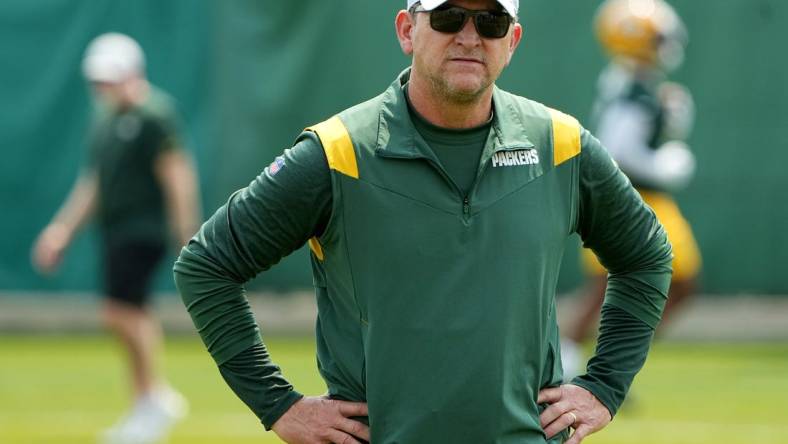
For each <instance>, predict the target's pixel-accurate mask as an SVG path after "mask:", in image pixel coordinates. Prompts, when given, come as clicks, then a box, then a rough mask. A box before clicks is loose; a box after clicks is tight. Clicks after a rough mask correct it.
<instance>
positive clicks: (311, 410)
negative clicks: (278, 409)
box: [271, 396, 369, 444]
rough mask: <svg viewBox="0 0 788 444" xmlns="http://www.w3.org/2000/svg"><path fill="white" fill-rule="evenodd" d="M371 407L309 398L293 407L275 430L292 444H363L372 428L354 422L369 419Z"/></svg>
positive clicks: (275, 426)
mask: <svg viewBox="0 0 788 444" xmlns="http://www.w3.org/2000/svg"><path fill="white" fill-rule="evenodd" d="M367 414H368V413H367V405H366V404H365V403H362V402H347V401H337V400H333V399H328V398H326V397H322V396H320V397H305V398H302V399H301V400H299V401H298V402H296V403H295V404H293V405H292V406H291V407H290V408H289V409H288V410H287V411H286V412H285V414H284V415H282V416H281V417H280V418H279V420H277V421H276V422H275V423H274V425H273V427H271V430H273V431H274V433H276V434H277V435H278V436H279V438H281V439H282V440H283V441H284V442H286V443H288V444H328V443H335V444H360V441H359V440H358V439H357V438H360V439H363V440H364V441H369V427H367V425H366V424H364V423H361V422H358V421H354V420H352V419H350V418H351V417H354V416H367Z"/></svg>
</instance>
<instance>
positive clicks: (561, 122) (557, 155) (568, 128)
mask: <svg viewBox="0 0 788 444" xmlns="http://www.w3.org/2000/svg"><path fill="white" fill-rule="evenodd" d="M548 110H549V111H550V117H551V118H552V119H553V165H555V166H558V165H561V164H562V163H564V162H566V161H567V160H569V159H571V158H573V157H575V156H577V155H578V154H580V123H579V122H578V121H577V120H576V119H575V118H574V117H572V116H570V115H568V114H564V113H562V112H561V111H556V110H554V109H552V108H548Z"/></svg>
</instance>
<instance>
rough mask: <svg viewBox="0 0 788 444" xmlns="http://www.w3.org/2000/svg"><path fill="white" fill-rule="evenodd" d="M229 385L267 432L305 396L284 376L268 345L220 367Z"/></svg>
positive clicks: (242, 354) (251, 349)
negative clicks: (267, 347)
mask: <svg viewBox="0 0 788 444" xmlns="http://www.w3.org/2000/svg"><path fill="white" fill-rule="evenodd" d="M219 372H220V373H221V374H222V377H223V378H224V380H225V382H227V385H229V386H230V388H231V389H232V390H233V392H235V394H236V395H237V396H238V397H239V398H241V400H242V401H243V402H244V403H245V404H246V405H247V406H248V407H249V408H250V409H251V410H252V411H253V412H254V414H255V415H257V417H258V418H260V422H262V423H263V425H264V426H265V428H266V430H271V427H272V426H273V425H274V423H275V422H276V421H277V420H278V419H279V418H280V417H281V416H282V415H283V414H284V413H285V412H286V411H287V409H289V408H290V406H292V405H293V404H294V403H295V402H296V401H298V400H299V399H301V398H302V397H303V395H301V394H300V393H298V392H296V391H295V390H293V386H292V385H291V384H290V383H289V382H287V380H285V379H284V378H283V377H282V374H281V372H280V370H279V367H277V366H276V364H274V363H273V362H271V358H270V356H269V355H268V350H266V347H265V345H263V344H258V345H254V346H252V347H250V348H248V349H246V350H244V351H243V352H241V353H239V354H238V355H236V356H235V357H233V358H232V359H230V360H229V361H227V362H225V363H223V364H221V365H220V366H219Z"/></svg>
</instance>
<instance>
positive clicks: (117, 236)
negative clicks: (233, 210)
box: [32, 33, 199, 444]
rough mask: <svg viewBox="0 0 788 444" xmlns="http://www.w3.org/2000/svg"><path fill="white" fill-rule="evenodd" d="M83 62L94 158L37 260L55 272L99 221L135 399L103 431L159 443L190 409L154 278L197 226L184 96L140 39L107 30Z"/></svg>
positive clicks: (107, 312) (107, 313)
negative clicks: (156, 304) (162, 75)
mask: <svg viewBox="0 0 788 444" xmlns="http://www.w3.org/2000/svg"><path fill="white" fill-rule="evenodd" d="M82 68H83V73H84V75H85V78H86V79H87V80H88V82H90V85H91V87H92V90H93V91H94V93H95V97H96V98H97V103H96V110H95V116H94V121H93V125H92V128H91V131H90V137H89V141H88V143H89V156H88V161H87V162H86V164H85V165H84V167H83V168H82V170H81V171H80V173H79V177H78V178H77V180H76V183H75V185H74V187H73V189H72V190H71V192H70V194H69V196H68V197H67V199H66V201H65V202H64V203H63V205H62V207H61V208H60V210H59V211H58V212H57V214H56V215H55V216H54V218H53V219H52V221H51V222H50V223H49V224H48V225H47V226H46V227H45V228H44V230H43V231H42V232H41V234H40V235H39V237H38V239H37V241H36V243H35V245H34V247H33V252H32V256H33V257H32V259H33V263H34V265H35V266H36V267H37V268H38V269H39V270H40V271H41V272H42V273H44V274H50V273H53V272H54V271H55V270H56V268H57V266H58V265H59V263H60V261H61V259H62V257H63V253H64V252H65V250H66V248H67V247H68V245H69V244H70V243H71V241H72V240H73V239H74V237H75V235H76V234H77V233H78V232H79V230H80V229H81V228H82V227H84V226H85V225H86V224H87V223H88V222H89V221H90V220H94V221H95V222H96V225H97V226H98V231H99V235H100V241H101V248H102V252H101V253H102V258H103V267H104V276H103V277H104V279H103V281H104V288H103V292H104V296H105V299H104V302H103V305H102V310H101V316H102V320H103V323H104V325H105V326H106V327H107V328H108V329H109V330H110V331H111V332H112V333H114V334H115V335H116V336H117V338H118V339H119V341H120V343H121V345H122V346H123V348H124V349H125V351H126V354H127V359H128V367H129V373H130V376H131V381H130V382H131V389H132V393H133V398H134V401H133V405H132V407H131V410H130V412H129V413H128V414H127V415H125V416H123V417H122V418H121V419H120V420H119V421H118V423H117V424H116V425H115V426H113V427H111V428H110V429H108V430H107V431H106V432H105V434H104V435H103V437H102V439H103V442H107V443H111V444H116V443H133V444H144V443H152V442H156V441H158V440H160V439H161V438H162V437H164V436H165V435H166V433H167V431H168V429H169V428H170V426H171V425H172V424H173V423H174V421H176V420H177V419H180V418H181V417H183V415H185V414H186V408H187V403H186V401H185V399H184V398H183V397H182V396H181V395H180V394H179V393H178V392H176V391H175V390H174V389H172V388H171V386H170V385H169V384H168V383H167V382H166V381H165V380H164V377H163V376H162V375H161V374H160V370H159V368H158V363H157V356H158V354H159V349H160V348H161V343H162V337H161V336H162V333H161V326H160V325H159V323H158V321H157V320H156V319H155V318H154V316H153V314H152V313H151V308H150V288H149V287H150V283H151V278H152V276H153V274H154V272H155V271H156V269H157V266H158V265H159V264H160V263H161V259H163V258H164V257H165V256H166V253H167V250H168V249H169V248H172V247H180V246H182V245H185V244H186V242H187V241H188V240H189V238H190V237H191V236H192V235H193V234H194V232H195V231H196V230H197V227H198V225H197V224H198V222H199V204H198V195H197V194H198V190H197V182H196V173H195V170H194V166H193V161H192V159H191V156H190V155H189V153H188V152H187V151H186V150H184V149H183V145H182V138H181V135H180V133H179V129H178V124H177V116H176V113H175V109H174V104H173V103H172V100H171V99H170V98H169V97H168V96H167V95H166V94H165V93H164V92H162V91H160V90H159V89H157V88H155V87H154V86H152V85H151V84H150V83H149V82H148V81H147V79H146V77H145V69H144V68H145V63H144V55H143V52H142V49H141V48H140V46H139V45H138V44H137V42H135V41H134V40H133V39H131V38H130V37H128V36H126V35H122V34H117V33H109V34H104V35H101V36H99V37H97V38H96V39H94V40H93V41H92V42H91V43H90V45H89V46H88V48H87V50H86V52H85V57H84V59H83V66H82Z"/></svg>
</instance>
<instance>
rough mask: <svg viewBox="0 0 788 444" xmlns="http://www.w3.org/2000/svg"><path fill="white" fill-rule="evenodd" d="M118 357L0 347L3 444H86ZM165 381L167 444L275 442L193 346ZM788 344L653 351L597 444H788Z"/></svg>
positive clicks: (100, 344)
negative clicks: (182, 399)
mask: <svg viewBox="0 0 788 444" xmlns="http://www.w3.org/2000/svg"><path fill="white" fill-rule="evenodd" d="M268 342H269V347H270V349H271V352H272V354H273V355H274V356H276V358H277V361H278V362H279V363H280V364H281V365H282V366H283V367H284V370H285V373H286V375H287V376H288V377H289V378H290V379H291V380H292V381H293V383H294V384H295V385H296V386H297V387H298V388H299V389H300V390H301V391H304V392H306V393H310V394H319V393H322V392H323V391H324V390H325V387H324V386H323V384H322V382H321V381H320V379H319V377H318V375H317V372H316V370H315V362H314V361H315V358H314V354H313V353H314V351H313V348H314V346H313V344H312V340H311V339H301V338H277V339H270V340H268ZM121 359H122V356H121V355H120V354H119V353H118V351H117V350H116V348H115V347H114V346H113V344H112V342H111V341H110V340H109V339H104V338H99V337H91V336H70V337H56V336H12V337H0V443H3V444H31V443H58V444H69V443H75V444H76V443H80V444H85V443H91V442H95V437H96V434H97V433H98V432H99V431H100V430H101V429H102V428H104V427H107V426H109V425H110V424H112V422H113V421H114V420H115V419H116V418H117V417H118V416H119V415H120V413H121V412H122V409H123V408H124V405H125V402H126V398H127V396H128V394H127V392H126V388H125V386H124V379H123V373H122V372H123V366H122V361H121ZM167 369H168V375H169V377H170V378H171V380H172V381H173V383H174V385H175V386H176V387H177V388H178V389H180V390H181V391H183V393H184V394H185V395H186V396H187V397H188V398H189V400H190V402H191V414H190V415H189V417H188V418H187V419H186V420H184V421H183V422H181V423H179V424H178V425H177V426H176V428H175V429H174V431H173V433H172V435H171V436H170V439H169V442H170V443H172V444H179V443H183V444H186V443H188V444H201V443H206V444H207V443H230V442H232V443H256V444H265V443H277V442H279V440H277V439H276V437H275V436H274V435H273V434H271V433H266V432H264V430H263V428H262V426H260V425H259V423H258V422H257V420H256V418H255V417H254V415H252V414H251V413H250V412H249V411H248V410H247V409H246V406H244V405H243V404H242V403H241V402H240V401H238V400H237V399H236V398H235V395H234V394H233V393H232V392H231V391H230V390H229V389H228V388H227V387H226V386H225V385H224V382H223V381H222V379H221V377H220V376H219V373H218V371H217V370H216V368H215V366H214V364H213V362H212V361H211V360H210V358H209V356H208V354H207V353H206V352H205V351H204V349H203V347H202V345H201V344H200V343H199V341H198V340H197V339H195V338H192V337H188V338H185V337H183V338H176V339H171V340H170V341H169V342H168V344H167ZM787 412H788V344H760V345H721V344H714V345H708V344H671V343H662V344H658V345H657V346H655V348H654V350H653V352H652V354H651V357H650V358H649V362H648V364H647V365H646V368H645V369H644V371H643V372H642V373H641V374H640V376H639V377H638V379H637V381H636V383H635V386H634V390H633V397H632V399H631V401H628V403H627V404H626V405H625V407H624V409H623V410H622V412H621V413H620V414H619V416H618V417H617V418H616V420H615V421H614V422H613V424H611V425H610V426H609V427H608V428H607V429H606V430H604V431H603V432H600V433H599V434H597V435H594V436H593V437H592V438H589V439H587V440H586V441H585V442H588V443H592V444H593V443H596V444H605V443H609V444H615V443H622V444H623V443H627V444H631V443H640V444H648V443H653V444H666V443H669V444H680V443H687V444H689V443H692V444H704V443H708V444H712V443H713V444H735V443H788V413H787Z"/></svg>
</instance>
